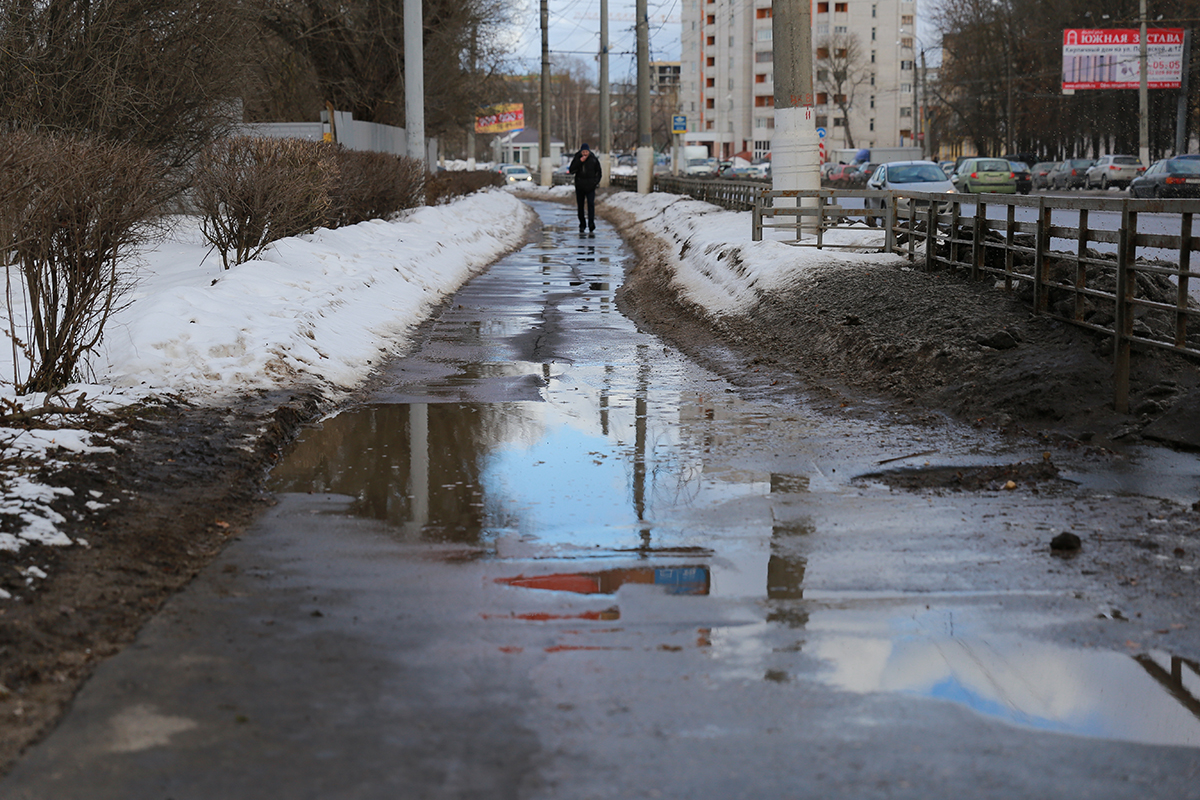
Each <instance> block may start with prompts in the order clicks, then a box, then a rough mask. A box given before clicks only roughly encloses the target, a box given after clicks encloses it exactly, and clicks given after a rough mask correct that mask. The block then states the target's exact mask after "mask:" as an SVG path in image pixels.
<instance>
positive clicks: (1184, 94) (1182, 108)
mask: <svg viewBox="0 0 1200 800" xmlns="http://www.w3.org/2000/svg"><path fill="white" fill-rule="evenodd" d="M1191 52H1192V31H1191V29H1190V28H1189V29H1186V30H1184V32H1183V72H1182V74H1181V75H1180V76H1179V103H1178V105H1176V106H1175V155H1177V156H1178V155H1182V154H1184V153H1186V152H1187V147H1188V135H1187V100H1188V70H1189V69H1190V66H1189V63H1190V61H1191ZM1142 163H1147V162H1142Z"/></svg>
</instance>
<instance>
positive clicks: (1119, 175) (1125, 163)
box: [1083, 156, 1146, 189]
mask: <svg viewBox="0 0 1200 800" xmlns="http://www.w3.org/2000/svg"><path fill="white" fill-rule="evenodd" d="M1145 171H1146V168H1145V167H1144V166H1142V162H1141V161H1139V160H1138V158H1137V156H1100V160H1099V161H1097V162H1096V163H1095V164H1093V165H1092V166H1090V167H1088V171H1087V174H1086V175H1085V176H1084V179H1083V182H1084V185H1085V186H1086V187H1087V188H1089V189H1094V188H1100V189H1108V187H1110V186H1116V187H1117V188H1123V187H1128V186H1129V184H1130V182H1131V181H1132V180H1133V179H1134V178H1136V177H1137V176H1138V175H1141V174H1142V173H1143V172H1145Z"/></svg>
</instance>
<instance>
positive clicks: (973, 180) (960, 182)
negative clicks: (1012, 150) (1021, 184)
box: [950, 158, 1017, 194]
mask: <svg viewBox="0 0 1200 800" xmlns="http://www.w3.org/2000/svg"><path fill="white" fill-rule="evenodd" d="M950 180H951V182H953V184H954V187H955V188H956V189H957V190H958V191H960V192H996V193H999V194H1016V193H1017V178H1016V176H1015V175H1014V174H1013V171H1012V167H1011V166H1010V165H1009V163H1008V162H1007V161H1005V160H1004V159H1002V158H968V159H965V160H964V161H963V162H962V163H961V164H959V165H958V171H957V172H955V173H954V175H953V176H952V177H951V178H950Z"/></svg>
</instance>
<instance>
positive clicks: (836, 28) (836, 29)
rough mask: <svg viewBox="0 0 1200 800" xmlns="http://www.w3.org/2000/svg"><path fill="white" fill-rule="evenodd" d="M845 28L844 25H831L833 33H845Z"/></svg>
mask: <svg viewBox="0 0 1200 800" xmlns="http://www.w3.org/2000/svg"><path fill="white" fill-rule="evenodd" d="M847 30H848V29H847V28H846V26H845V25H834V26H833V32H834V33H846V32H847Z"/></svg>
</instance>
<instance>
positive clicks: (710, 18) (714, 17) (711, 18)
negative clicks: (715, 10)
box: [704, 14, 717, 25]
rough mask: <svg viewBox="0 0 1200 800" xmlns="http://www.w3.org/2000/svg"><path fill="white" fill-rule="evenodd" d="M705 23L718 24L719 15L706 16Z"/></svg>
mask: <svg viewBox="0 0 1200 800" xmlns="http://www.w3.org/2000/svg"><path fill="white" fill-rule="evenodd" d="M704 24H705V25H716V24H717V15H716V14H709V15H708V16H707V17H705V18H704Z"/></svg>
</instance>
